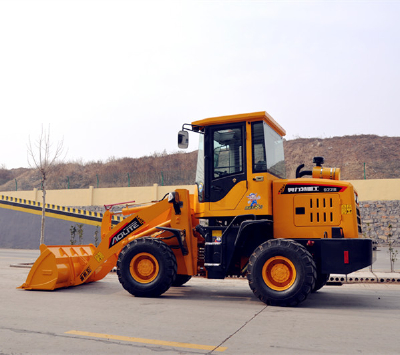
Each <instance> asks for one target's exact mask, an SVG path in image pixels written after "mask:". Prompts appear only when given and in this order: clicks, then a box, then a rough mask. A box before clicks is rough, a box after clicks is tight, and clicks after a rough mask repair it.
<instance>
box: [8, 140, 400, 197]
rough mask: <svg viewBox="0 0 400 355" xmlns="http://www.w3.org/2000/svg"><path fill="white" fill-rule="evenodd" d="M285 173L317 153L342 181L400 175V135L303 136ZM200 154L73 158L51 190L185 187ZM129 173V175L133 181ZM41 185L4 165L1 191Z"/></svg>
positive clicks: (290, 152)
mask: <svg viewBox="0 0 400 355" xmlns="http://www.w3.org/2000/svg"><path fill="white" fill-rule="evenodd" d="M285 156H286V171H287V177H288V178H294V177H295V171H296V168H297V166H298V165H300V164H302V163H304V164H305V168H304V169H305V170H309V169H312V167H313V164H312V159H313V157H314V156H323V157H324V158H325V166H326V167H337V168H341V172H342V175H341V178H342V179H343V180H357V179H363V178H364V163H365V166H366V177H367V179H384V178H387V179H391V178H399V177H400V137H380V136H375V135H357V136H344V137H333V138H324V139H322V138H307V139H306V138H298V139H294V140H289V141H285ZM196 162H197V152H191V153H181V152H180V153H174V154H166V153H155V154H152V155H149V156H145V157H142V158H137V159H133V158H122V159H115V158H109V159H108V160H107V161H106V162H101V161H99V162H89V163H86V164H84V163H82V162H79V161H76V162H68V163H63V164H59V165H57V166H55V167H54V168H53V170H52V172H51V174H50V175H49V178H48V185H47V188H48V189H66V188H68V183H69V188H71V189H79V188H88V187H89V186H95V187H97V186H98V187H122V186H124V187H126V186H128V185H129V184H130V186H149V185H152V184H155V183H157V184H160V185H161V184H162V183H163V184H164V185H181V184H182V185H186V184H193V183H194V180H195V172H196ZM128 174H129V179H128ZM15 179H16V180H17V184H18V190H32V189H33V188H35V187H36V188H40V176H39V174H38V173H37V172H36V171H35V170H33V169H24V168H20V169H11V170H7V169H1V168H0V190H1V191H11V190H15V188H16V186H15Z"/></svg>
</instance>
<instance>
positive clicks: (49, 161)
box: [28, 125, 64, 244]
mask: <svg viewBox="0 0 400 355" xmlns="http://www.w3.org/2000/svg"><path fill="white" fill-rule="evenodd" d="M63 151H64V147H63V140H61V141H59V142H58V143H57V145H56V146H54V147H53V145H52V143H51V141H50V126H49V128H48V130H47V131H46V130H45V129H43V125H42V131H41V134H40V136H39V137H38V139H37V140H36V141H35V143H34V145H32V143H31V139H30V137H29V143H28V164H29V166H30V167H31V168H33V169H36V170H37V171H38V172H39V173H40V176H41V185H42V192H43V194H42V197H43V198H42V224H41V233H40V244H44V226H45V212H46V182H47V178H48V175H49V174H50V173H51V170H52V168H53V167H54V166H55V165H57V164H58V163H60V159H61V155H62V154H63Z"/></svg>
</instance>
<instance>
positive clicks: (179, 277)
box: [172, 275, 192, 287]
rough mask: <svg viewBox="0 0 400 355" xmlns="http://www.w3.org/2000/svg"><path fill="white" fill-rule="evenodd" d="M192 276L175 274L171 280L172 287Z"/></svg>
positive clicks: (181, 283) (183, 282)
mask: <svg viewBox="0 0 400 355" xmlns="http://www.w3.org/2000/svg"><path fill="white" fill-rule="evenodd" d="M191 278H192V276H191V275H176V278H175V280H174V281H173V282H172V286H173V287H180V286H182V285H184V284H185V283H186V282H188V281H189V280H190V279H191Z"/></svg>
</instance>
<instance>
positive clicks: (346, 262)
mask: <svg viewBox="0 0 400 355" xmlns="http://www.w3.org/2000/svg"><path fill="white" fill-rule="evenodd" d="M344 263H345V264H348V263H349V252H348V251H347V250H345V251H344Z"/></svg>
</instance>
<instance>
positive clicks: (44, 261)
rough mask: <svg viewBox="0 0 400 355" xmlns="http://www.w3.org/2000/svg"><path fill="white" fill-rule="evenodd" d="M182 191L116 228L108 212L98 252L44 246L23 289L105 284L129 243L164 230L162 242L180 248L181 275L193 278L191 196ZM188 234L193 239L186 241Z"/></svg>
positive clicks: (81, 247) (88, 248)
mask: <svg viewBox="0 0 400 355" xmlns="http://www.w3.org/2000/svg"><path fill="white" fill-rule="evenodd" d="M178 191H179V192H180V193H179V192H178ZM178 191H177V193H176V194H174V195H173V199H168V200H167V199H165V200H161V201H160V202H157V203H155V204H153V205H150V206H146V207H144V208H142V209H138V208H132V211H134V212H133V213H131V214H130V215H128V216H127V217H126V218H125V219H124V220H123V221H121V222H120V223H119V224H117V225H116V226H115V227H113V228H111V225H110V224H109V223H108V219H109V218H111V215H112V213H111V212H110V211H106V212H108V213H105V216H104V218H103V223H102V231H101V235H102V240H101V242H100V244H99V246H98V247H97V248H95V247H94V246H93V245H92V244H90V245H79V246H76V245H71V246H46V245H44V244H42V245H41V247H40V250H41V255H40V257H39V258H38V260H37V261H36V262H35V264H34V265H33V266H32V268H31V271H30V273H29V275H28V277H27V280H26V282H25V283H24V284H23V285H21V286H20V288H23V289H27V290H54V289H57V288H62V287H69V286H77V285H81V284H83V283H88V282H93V281H98V280H101V279H102V278H104V277H105V276H106V275H107V274H108V273H109V272H110V271H111V270H112V269H113V268H114V267H115V266H116V263H117V260H118V256H119V254H120V252H121V250H122V249H123V248H124V247H125V246H126V245H127V244H128V243H130V242H132V241H133V240H134V239H137V238H141V237H145V236H149V235H153V234H155V233H159V232H160V230H161V231H162V233H163V234H162V238H160V239H163V240H164V242H165V243H166V244H167V245H169V246H170V247H177V248H178V249H174V253H175V256H176V258H177V261H178V262H179V263H178V266H179V271H180V272H181V273H188V274H191V275H193V274H194V273H195V269H196V268H197V265H196V266H195V265H194V264H195V263H194V262H193V259H192V256H189V255H188V254H189V253H188V249H187V248H188V246H189V247H190V246H191V245H192V242H193V241H192V240H191V238H190V237H192V234H191V213H190V202H189V194H188V192H187V191H186V190H178ZM179 196H181V200H179ZM176 201H178V202H179V203H178V205H179V213H180V214H177V212H178V210H177V202H176ZM124 214H129V209H128V210H126V211H124ZM186 231H188V232H189V233H187V232H186ZM164 234H167V236H165V235H164ZM186 234H188V235H189V238H186ZM157 237H158V236H157ZM174 237H176V238H174ZM193 238H194V237H193Z"/></svg>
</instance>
